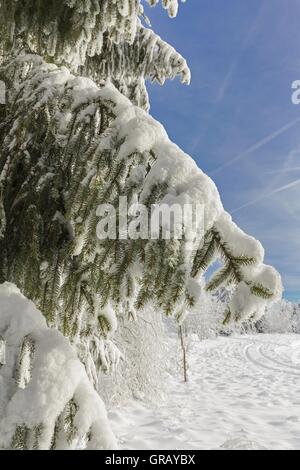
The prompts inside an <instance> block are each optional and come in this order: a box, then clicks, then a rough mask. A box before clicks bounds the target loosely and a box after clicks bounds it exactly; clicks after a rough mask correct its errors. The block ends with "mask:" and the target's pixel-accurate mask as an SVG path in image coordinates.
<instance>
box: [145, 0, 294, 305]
mask: <svg viewBox="0 0 300 470" xmlns="http://www.w3.org/2000/svg"><path fill="white" fill-rule="evenodd" d="M147 13H148V14H149V16H150V19H151V21H152V24H153V28H154V30H155V31H156V32H157V33H158V34H159V35H160V36H162V38H163V39H165V40H166V41H168V42H169V43H171V44H172V45H173V46H174V47H175V48H176V49H177V50H178V51H179V52H180V53H181V54H182V55H183V56H184V57H185V58H186V59H187V60H188V63H189V65H190V68H191V71H192V83H191V85H190V86H189V87H186V86H184V85H181V84H180V83H179V81H178V80H176V81H174V82H168V83H166V84H165V85H164V86H163V87H160V86H159V85H150V86H149V87H148V88H149V92H150V99H151V114H152V115H153V116H154V117H155V118H157V119H159V120H160V121H161V122H162V123H163V124H164V126H165V127H166V129H167V131H168V133H169V136H170V138H171V139H172V140H174V141H175V142H176V143H177V144H178V145H179V146H180V147H182V148H183V149H184V150H185V151H186V152H187V153H189V154H190V155H191V156H192V157H193V158H194V159H195V160H196V161H197V163H198V165H199V166H200V167H201V169H202V170H203V171H205V172H206V173H207V174H208V175H209V176H211V177H212V178H213V179H214V181H215V182H216V184H217V186H218V188H219V191H220V194H221V197H222V201H223V204H224V206H225V208H226V210H228V211H229V212H230V213H232V215H233V217H234V220H235V221H236V223H237V224H238V225H239V226H240V227H241V228H243V230H245V231H246V232H248V233H249V234H251V235H253V236H255V237H256V238H258V239H259V240H260V241H261V242H262V243H263V245H264V247H265V250H266V262H267V263H268V264H272V265H274V266H275V267H276V268H277V269H278V270H279V271H280V272H281V274H282V277H283V282H284V286H285V297H287V298H289V299H290V300H294V301H296V300H299V299H300V105H298V106H296V105H293V104H292V101H291V94H292V89H291V84H292V82H293V81H294V80H300V41H299V40H300V30H299V21H300V2H299V0H226V1H225V0H187V2H186V3H184V4H181V5H180V10H179V14H178V17H177V18H176V19H169V18H168V16H167V14H166V12H164V11H162V9H161V8H159V7H157V8H155V9H151V10H150V9H147ZM297 120H298V121H297ZM297 168H298V169H297ZM298 179H299V182H296V181H297V180H298ZM294 182H296V183H294Z"/></svg>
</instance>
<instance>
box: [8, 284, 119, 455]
mask: <svg viewBox="0 0 300 470" xmlns="http://www.w3.org/2000/svg"><path fill="white" fill-rule="evenodd" d="M1 337H2V341H3V345H2V348H3V349H2V351H3V352H2V355H0V449H16V450H21V449H22V450H23V449H76V448H89V449H111V448H116V441H115V438H114V436H113V433H112V431H111V429H110V425H109V422H108V419H107V416H106V411H105V407H104V404H103V402H102V400H101V398H100V396H99V395H98V394H97V393H96V391H95V390H94V388H93V386H92V384H91V383H90V381H89V379H88V377H87V375H86V372H85V369H84V366H83V365H82V364H81V363H80V361H79V360H78V358H77V356H76V353H75V352H74V350H73V348H72V347H71V346H70V344H69V342H68V340H67V339H66V338H65V337H64V336H63V335H62V334H61V333H59V332H58V331H56V330H53V329H50V328H48V327H47V325H46V321H45V318H44V317H43V316H42V314H41V313H40V312H39V311H38V310H37V309H36V307H35V306H34V304H33V303H32V302H31V301H29V300H27V299H25V297H24V296H22V295H21V294H20V292H19V290H18V289H17V288H16V287H15V286H14V285H12V284H9V283H6V284H3V285H1V286H0V338H1Z"/></svg>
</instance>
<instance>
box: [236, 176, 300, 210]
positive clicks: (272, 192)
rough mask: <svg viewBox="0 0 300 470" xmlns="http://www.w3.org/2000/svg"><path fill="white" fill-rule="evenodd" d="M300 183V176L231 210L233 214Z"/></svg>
mask: <svg viewBox="0 0 300 470" xmlns="http://www.w3.org/2000/svg"><path fill="white" fill-rule="evenodd" d="M299 183H300V178H299V179H297V180H295V181H292V182H291V183H288V184H285V185H284V186H280V188H277V189H274V190H273V191H270V192H268V193H265V194H262V195H261V196H259V197H258V198H255V199H253V200H252V201H249V202H247V203H246V204H243V205H242V206H240V207H238V208H237V209H234V210H233V211H231V213H232V214H235V213H236V212H238V211H240V210H242V209H245V208H246V207H250V206H253V205H254V204H256V203H258V202H260V201H263V200H264V199H267V198H269V197H271V196H275V194H278V193H281V192H283V191H286V190H288V189H291V188H293V187H294V186H297V185H298V184H299Z"/></svg>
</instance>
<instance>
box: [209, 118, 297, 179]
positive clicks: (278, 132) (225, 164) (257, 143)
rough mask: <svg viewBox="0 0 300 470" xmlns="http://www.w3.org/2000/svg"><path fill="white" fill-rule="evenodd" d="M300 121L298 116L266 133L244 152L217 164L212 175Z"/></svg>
mask: <svg viewBox="0 0 300 470" xmlns="http://www.w3.org/2000/svg"><path fill="white" fill-rule="evenodd" d="M298 122H300V117H298V118H296V119H294V120H293V121H290V122H288V123H287V124H286V125H285V126H283V127H281V128H280V129H277V131H275V132H272V133H271V134H269V135H267V136H266V137H264V138H263V139H261V140H259V141H258V142H256V144H254V145H252V146H251V147H249V148H248V149H247V150H245V151H244V152H242V153H240V154H239V155H237V156H236V157H234V158H232V159H231V160H229V161H228V162H226V163H224V164H223V165H221V166H219V167H218V168H217V169H216V170H213V171H212V172H211V174H212V175H215V174H217V173H219V172H220V171H222V170H224V169H225V168H227V167H229V166H231V165H233V164H234V163H236V162H238V161H240V160H242V159H243V158H245V157H247V156H248V155H251V153H253V152H255V151H256V150H259V149H260V148H261V147H264V146H265V145H266V144H268V143H269V142H272V140H274V139H276V137H279V136H280V135H281V134H284V132H286V131H288V130H289V129H291V128H292V127H294V126H295V125H296V124H298Z"/></svg>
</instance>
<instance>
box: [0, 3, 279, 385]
mask: <svg viewBox="0 0 300 470" xmlns="http://www.w3.org/2000/svg"><path fill="white" fill-rule="evenodd" d="M148 3H150V4H151V5H155V4H156V3H159V1H157V0H148ZM162 4H163V6H164V7H165V8H167V9H168V10H169V13H170V14H171V16H174V15H175V14H176V10H177V0H163V1H162ZM0 9H1V10H0V11H1V14H0V28H1V38H0V49H1V69H0V80H3V81H4V82H5V84H6V89H7V103H6V106H5V107H4V109H1V123H0V214H1V219H0V233H1V236H0V238H1V240H0V282H4V281H10V282H13V283H15V284H16V285H17V286H18V287H19V288H20V289H21V291H22V293H24V294H25V295H26V296H27V297H29V298H30V299H31V300H33V301H34V302H35V304H36V305H37V307H38V308H39V309H40V310H41V311H42V312H43V314H44V315H45V317H46V319H47V323H48V325H49V326H50V327H55V328H57V329H58V330H60V331H61V332H62V333H63V334H64V335H65V336H66V337H68V338H69V339H70V340H71V342H72V343H73V344H74V345H75V346H76V347H77V350H78V354H79V357H80V358H81V360H82V361H83V363H84V364H85V367H86V371H87V373H88V376H89V378H90V379H91V381H92V382H93V383H94V384H95V385H96V386H97V379H98V371H99V368H102V369H104V370H106V371H109V370H110V368H111V367H112V366H113V364H115V363H116V362H118V360H119V359H120V356H121V353H120V352H119V350H118V349H117V348H116V347H115V345H114V343H113V342H112V334H113V332H114V331H115V329H116V326H117V317H120V316H124V315H126V316H129V317H133V318H135V317H136V315H137V312H138V311H139V310H140V309H142V308H145V306H147V304H149V303H151V304H154V305H155V307H156V308H158V309H159V310H160V311H164V312H165V313H166V314H167V315H174V316H177V317H178V318H179V319H180V318H182V316H183V315H184V314H185V312H186V311H187V310H188V309H189V308H191V307H192V306H193V305H194V304H195V301H196V297H197V294H198V291H199V284H198V283H197V278H198V277H199V276H201V275H202V274H203V272H205V270H206V269H207V268H208V266H209V265H210V264H211V263H212V262H213V261H214V260H215V259H216V258H217V257H221V258H222V260H223V261H224V267H223V268H222V269H221V270H219V271H218V272H217V273H216V274H215V275H214V276H213V278H212V279H211V280H210V281H209V282H208V284H207V286H206V288H207V289H208V290H209V291H213V290H215V289H217V288H219V287H220V286H221V285H224V284H227V283H232V284H234V285H236V290H235V293H234V295H233V297H232V299H231V301H230V303H229V305H228V310H227V314H226V321H228V320H229V319H233V320H238V319H246V318H248V317H253V316H259V315H260V314H261V313H262V311H263V309H264V307H265V305H266V304H267V303H268V302H271V301H273V300H275V299H277V298H279V297H280V295H281V282H280V277H279V275H278V274H277V272H276V271H275V270H274V269H273V268H271V267H269V266H265V265H264V264H263V258H264V252H263V249H262V247H261V245H260V243H259V242H257V241H256V240H254V239H253V238H251V237H249V236H247V235H246V234H244V233H243V232H242V231H241V230H240V229H238V227H237V226H236V225H235V224H234V223H233V222H232V219H231V217H230V216H229V215H228V214H227V213H226V212H225V211H224V209H223V206H222V203H221V201H220V198H219V194H218V191H217V189H216V187H215V185H214V183H213V182H212V181H211V180H210V178H208V177H207V176H206V175H205V174H203V172H202V171H201V170H200V169H199V168H197V165H196V164H195V162H194V161H193V160H192V159H191V158H190V157H189V156H187V155H186V154H185V153H184V152H182V151H181V150H180V149H179V148H178V147H177V146H176V145H175V144H173V143H171V142H170V141H169V139H168V136H167V134H166V132H165V131H164V129H163V128H162V126H161V125H160V124H159V123H157V122H156V121H155V120H154V119H152V118H151V117H150V116H149V114H148V113H147V112H146V110H147V108H148V99H147V94H146V91H145V79H147V78H149V79H151V80H157V81H159V82H160V83H163V82H164V80H165V79H167V78H174V77H175V76H177V75H179V76H181V78H182V81H184V82H188V81H189V70H188V67H187V65H186V62H185V60H184V59H183V58H182V57H181V56H180V55H179V54H178V53H177V52H176V51H175V50H174V49H173V48H171V46H169V45H168V44H166V43H165V42H163V41H162V40H161V39H160V38H158V37H157V36H156V35H155V34H154V33H153V32H152V31H151V30H149V29H147V28H145V27H144V26H142V23H141V18H142V16H143V8H142V4H141V1H139V0H80V1H79V0H60V1H58V0H52V1H51V2H46V1H43V0H31V1H29V2H26V4H24V2H22V1H20V0H17V1H14V2H11V1H8V0H0ZM54 63H55V64H56V65H54ZM87 76H88V77H89V78H86V77H87ZM91 78H92V79H93V81H92V80H91ZM120 196H126V197H127V198H128V200H129V202H130V203H131V202H136V201H138V202H140V203H143V204H144V205H145V206H147V207H149V208H150V207H151V206H152V204H158V205H161V204H167V205H172V204H174V203H177V204H179V205H180V206H183V205H184V204H186V203H190V204H194V205H195V203H196V202H197V203H199V204H202V206H203V207H204V220H203V224H204V236H203V237H202V238H201V239H199V238H198V237H197V236H196V234H195V233H194V232H193V230H192V229H191V227H190V226H189V225H187V224H185V223H184V224H183V225H184V227H183V228H184V233H185V235H184V237H183V238H182V239H179V240H177V239H174V238H172V239H171V240H164V239H162V238H161V237H159V239H158V240H151V239H150V240H149V239H147V238H146V237H145V238H143V237H141V238H138V239H129V240H128V239H127V240H122V239H118V238H117V239H115V240H110V239H107V240H99V239H98V238H97V236H96V227H97V223H98V220H99V219H98V217H97V207H98V206H99V205H100V204H107V203H110V204H112V205H113V206H114V207H116V208H117V207H118V201H119V198H120ZM122 217H123V214H122V213H118V224H119V223H120V219H121V218H122ZM0 334H2V332H0Z"/></svg>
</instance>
